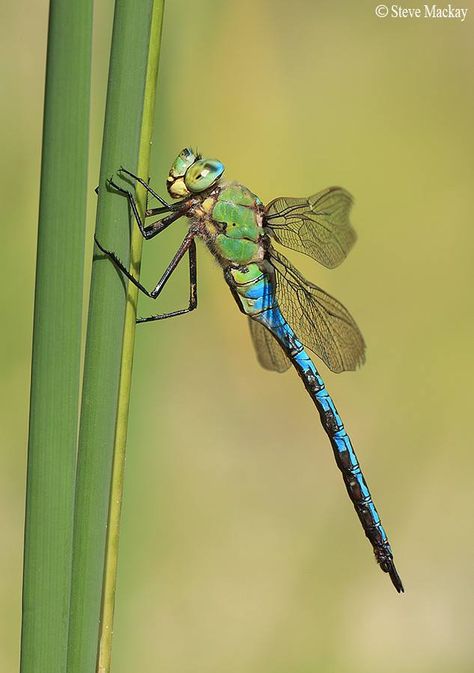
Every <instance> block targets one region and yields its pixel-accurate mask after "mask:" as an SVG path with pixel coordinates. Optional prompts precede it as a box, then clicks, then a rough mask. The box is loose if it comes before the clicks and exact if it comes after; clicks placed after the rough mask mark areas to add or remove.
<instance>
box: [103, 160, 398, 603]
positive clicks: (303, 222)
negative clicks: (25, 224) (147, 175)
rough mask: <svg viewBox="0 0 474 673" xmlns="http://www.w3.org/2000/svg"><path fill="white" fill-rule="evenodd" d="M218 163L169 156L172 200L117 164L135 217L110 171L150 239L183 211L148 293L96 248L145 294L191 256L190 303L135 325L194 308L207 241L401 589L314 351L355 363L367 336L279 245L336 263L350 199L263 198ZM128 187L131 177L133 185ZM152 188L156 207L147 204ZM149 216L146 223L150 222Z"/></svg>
mask: <svg viewBox="0 0 474 673" xmlns="http://www.w3.org/2000/svg"><path fill="white" fill-rule="evenodd" d="M223 173H224V164H223V163H222V162H221V161H219V160H217V159H209V158H206V157H203V156H202V155H201V154H199V153H198V152H197V151H194V150H192V149H191V148H189V147H187V148H185V149H183V150H182V151H181V152H180V154H179V155H178V156H177V157H176V159H175V161H174V162H173V164H172V166H171V169H170V171H169V175H168V177H167V181H166V186H167V190H168V193H169V195H170V197H171V198H172V199H173V202H171V203H168V202H167V201H166V200H165V199H163V198H162V197H161V196H160V195H159V194H158V193H157V192H155V191H154V190H153V189H152V188H151V187H150V185H149V184H148V182H147V181H145V180H144V179H143V178H140V177H138V176H136V175H134V174H133V173H131V172H130V171H128V170H126V169H124V168H121V169H120V170H119V174H121V176H122V178H124V179H125V180H128V181H135V185H136V183H139V184H141V185H142V187H144V188H145V189H146V191H147V205H146V210H145V212H144V215H143V217H142V216H141V215H140V212H139V208H138V205H137V202H136V200H135V197H134V194H133V193H132V192H131V191H130V190H128V189H124V188H123V187H121V186H119V185H118V184H117V183H116V182H114V180H113V179H112V178H110V179H109V180H108V183H107V186H108V188H109V190H112V191H115V192H117V193H118V194H120V195H123V196H125V197H126V198H127V199H128V203H129V206H130V209H131V212H132V213H133V216H134V219H135V220H136V224H137V225H138V227H139V229H140V232H141V234H142V236H143V237H144V238H145V239H146V240H148V239H151V238H153V237H154V236H156V235H157V234H159V233H161V232H162V231H164V230H165V229H166V228H167V227H168V226H170V225H171V224H172V223H173V222H175V221H176V220H178V219H179V218H181V217H186V218H188V223H189V226H188V227H187V232H186V235H185V236H184V239H183V241H182V243H181V245H180V246H179V248H178V250H177V251H176V254H175V255H174V257H173V259H172V260H171V262H170V263H169V264H168V266H167V267H166V269H165V271H164V273H163V274H162V276H161V278H160V279H159V280H158V282H157V283H156V285H155V287H154V288H153V289H152V290H148V289H146V288H145V287H144V286H143V285H142V284H141V283H140V281H139V280H138V279H137V278H135V277H134V276H133V275H132V273H131V272H130V271H129V270H128V269H127V268H126V267H125V265H124V264H123V263H122V262H121V261H120V259H119V258H118V256H117V255H116V254H115V253H114V252H113V251H111V250H108V249H106V248H105V247H104V246H103V245H102V244H101V243H100V242H99V241H98V240H97V238H96V239H95V240H96V244H97V246H98V248H99V249H100V251H101V252H102V253H103V254H104V255H105V256H106V257H108V258H109V259H110V260H111V261H112V262H113V263H114V265H115V266H116V267H117V269H118V270H119V271H120V272H121V273H122V274H123V275H124V276H125V277H126V278H128V280H129V281H130V282H131V283H133V284H134V285H135V286H136V287H137V288H138V289H139V290H140V291H141V292H142V293H143V294H145V295H146V296H147V297H150V298H152V299H156V298H157V297H158V296H159V295H160V294H161V292H162V290H163V288H164V287H165V286H166V283H167V281H168V280H169V278H170V277H171V275H172V274H173V272H174V271H175V269H176V267H177V266H178V264H179V262H180V261H181V260H182V259H183V258H184V257H185V256H186V255H187V256H188V260H189V302H188V306H187V307H186V308H183V309H179V310H175V311H171V312H168V313H161V314H155V315H151V316H148V317H143V318H137V322H138V323H145V322H153V321H156V320H163V319H165V318H171V317H174V316H178V315H184V314H187V313H190V312H191V311H193V310H194V309H196V307H197V257H196V239H201V240H202V241H204V243H205V244H206V245H207V247H208V249H209V250H210V252H211V253H212V255H213V256H214V257H215V258H216V260H217V261H218V263H219V265H220V266H221V267H222V270H223V275H224V278H225V280H226V282H227V284H228V286H229V288H230V291H231V293H232V295H233V296H234V299H235V300H236V302H237V305H238V307H239V309H240V310H241V311H242V313H244V314H245V315H246V316H248V321H249V325H250V334H251V337H252V340H253V343H254V346H255V349H256V352H257V357H258V360H259V362H260V364H261V365H262V366H263V367H264V368H265V369H267V370H272V371H276V372H284V371H286V370H287V369H288V368H289V367H290V366H291V365H293V367H294V368H295V369H296V371H297V373H298V374H299V376H300V378H301V379H302V381H303V384H304V386H305V388H306V390H307V392H308V394H309V396H310V397H311V400H312V401H313V403H314V405H315V406H316V409H317V411H318V412H319V417H320V420H321V424H322V427H323V429H324V431H325V432H326V434H327V436H328V438H329V442H330V444H331V447H332V449H333V452H334V456H335V460H336V464H337V466H338V468H339V470H340V471H341V473H342V478H343V480H344V484H345V487H346V489H347V493H348V495H349V498H350V499H351V501H352V504H353V505H354V508H355V511H356V513H357V515H358V517H359V519H360V522H361V524H362V527H363V529H364V532H365V535H366V536H367V538H368V540H369V542H370V543H371V545H372V548H373V551H374V554H375V558H376V561H377V562H378V564H379V566H380V568H381V569H382V570H383V571H384V572H385V573H388V575H389V576H390V578H391V580H392V583H393V585H394V587H395V589H396V590H397V591H398V592H399V593H401V592H403V591H404V588H403V584H402V581H401V579H400V577H399V575H398V572H397V570H396V568H395V563H394V560H393V553H392V549H391V546H390V543H389V540H388V537H387V534H386V532H385V529H384V527H383V526H382V523H381V520H380V517H379V515H378V513H377V510H376V508H375V505H374V502H373V500H372V496H371V494H370V491H369V488H368V486H367V483H366V480H365V478H364V475H363V474H362V471H361V468H360V465H359V462H358V459H357V456H356V453H355V451H354V448H353V446H352V442H351V440H350V438H349V435H348V434H347V432H346V430H345V428H344V425H343V423H342V420H341V416H340V415H339V413H338V411H337V409H336V406H335V404H334V402H333V400H332V397H331V396H330V394H329V392H328V390H327V388H326V386H325V384H324V381H323V379H322V378H321V375H320V373H319V371H318V369H317V367H316V364H315V362H314V361H313V359H312V358H311V357H310V355H309V354H308V351H307V349H308V350H311V351H312V352H313V353H315V354H316V356H318V357H319V358H320V359H321V360H322V361H323V362H324V363H325V364H326V365H327V367H328V368H329V369H330V370H332V371H333V372H342V371H348V370H354V369H355V368H356V367H357V366H358V365H361V364H362V363H363V362H364V359H365V343H364V339H363V337H362V334H361V332H360V330H359V328H358V327H357V325H356V323H355V321H354V319H353V317H352V316H351V314H350V313H349V311H348V310H347V309H346V308H345V307H344V306H343V305H342V304H341V303H340V302H339V301H338V300H337V299H335V298H334V297H332V296H331V295H329V294H327V293H326V292H325V291H324V290H323V289H321V288H320V287H318V286H317V285H315V284H314V283H312V282H310V281H308V280H306V279H305V278H304V277H303V275H302V274H301V273H300V272H299V271H298V270H297V269H296V268H295V267H294V266H293V264H292V263H291V262H290V261H289V260H288V259H287V258H286V257H285V256H284V255H283V254H282V253H281V251H280V249H279V248H277V247H276V246H275V244H277V245H280V246H283V247H286V248H289V249H291V250H293V251H296V252H299V253H304V254H305V255H308V256H309V257H311V258H313V259H314V260H316V261H317V262H319V263H320V264H322V265H324V266H325V267H327V268H334V267H336V266H338V265H339V264H340V263H341V262H342V261H343V260H344V259H345V257H346V256H347V254H348V252H349V251H350V249H351V248H352V246H353V244H354V242H355V239H356V234H355V231H354V229H353V228H352V225H351V223H350V219H349V214H350V209H351V205H352V197H351V196H350V194H349V193H348V192H347V191H346V190H345V189H342V188H341V187H329V188H328V189H324V190H323V191H320V192H318V193H317V194H314V195H313V196H310V197H308V198H294V197H278V198H276V199H274V200H272V201H270V203H268V204H267V205H264V204H263V203H262V201H261V200H260V199H259V198H258V196H256V195H255V194H253V193H252V192H251V191H250V190H249V189H248V188H247V187H245V186H244V185H242V184H240V183H239V182H225V181H224V180H223V179H222V176H223ZM130 184H132V182H130ZM148 195H151V196H152V197H154V198H155V199H157V201H158V203H159V204H160V205H159V206H158V207H155V208H148ZM149 218H153V222H152V223H151V224H146V221H149Z"/></svg>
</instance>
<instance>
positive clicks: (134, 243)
mask: <svg viewBox="0 0 474 673" xmlns="http://www.w3.org/2000/svg"><path fill="white" fill-rule="evenodd" d="M163 9H164V0H162V1H160V2H156V1H155V2H154V3H153V14H152V19H151V33H150V43H149V50H148V64H147V72H146V83H145V101H144V111H143V122H142V129H141V134H140V146H139V152H138V175H148V174H149V166H150V150H151V137H152V129H153V117H154V108H155V98H156V95H155V94H156V80H157V74H158V63H159V58H160V44H161V30H162V25H163ZM136 196H137V202H138V206H139V209H140V211H141V213H143V212H144V210H145V208H146V192H145V189H143V187H141V186H140V185H139V186H138V189H137V194H136ZM142 243H143V238H142V235H141V233H140V231H139V229H138V227H134V228H133V229H132V236H131V266H132V268H134V269H135V270H139V265H140V259H141V252H142ZM137 300H138V289H137V288H136V287H135V286H134V285H132V284H131V283H129V285H128V301H127V307H126V312H125V330H124V337H123V349H122V363H121V370H120V383H119V396H118V409H117V425H116V432H115V447H114V458H113V468H112V483H111V488H110V499H109V519H108V526H107V543H106V556H105V564H104V587H103V600H102V612H101V620H100V636H99V641H100V642H99V659H98V666H97V671H98V673H109V671H110V666H111V655H112V633H113V620H114V608H115V589H116V583H117V563H118V549H119V544H118V543H119V533H120V517H121V510H122V496H123V479H124V469H125V448H126V442H127V430H128V411H129V402H130V389H131V382H132V366H133V350H134V345H135V319H136V306H137Z"/></svg>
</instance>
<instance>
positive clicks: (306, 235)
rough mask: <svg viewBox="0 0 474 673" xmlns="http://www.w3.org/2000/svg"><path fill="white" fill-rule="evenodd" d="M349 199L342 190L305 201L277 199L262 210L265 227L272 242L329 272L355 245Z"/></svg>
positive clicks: (333, 189) (320, 194)
mask: <svg viewBox="0 0 474 673" xmlns="http://www.w3.org/2000/svg"><path fill="white" fill-rule="evenodd" d="M351 205H352V197H351V195H350V194H349V192H346V190H345V189H342V187H329V188H328V189H325V190H323V191H322V192H318V193H317V194H314V195H313V196H309V197H308V198H306V199H295V198H291V197H286V196H280V197H279V198H277V199H274V200H273V201H271V202H270V203H269V204H268V205H267V206H266V208H265V218H264V219H265V226H266V227H267V231H268V233H269V234H270V236H272V237H273V238H274V239H275V241H277V242H278V243H281V244H282V245H284V246H285V247H287V248H291V249H292V250H297V251H298V252H303V253H304V254H305V255H309V256H310V257H312V258H313V259H315V260H316V261H317V262H319V263H320V264H323V265H324V266H326V267H328V268H329V269H332V268H333V267H335V266H338V264H340V263H341V262H342V261H343V260H344V259H345V258H346V256H347V254H348V252H349V250H350V249H351V248H352V246H353V245H354V242H355V240H356V233H355V231H354V229H353V228H352V226H351V223H350V221H349V211H350V209H351Z"/></svg>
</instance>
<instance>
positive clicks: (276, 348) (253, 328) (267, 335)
mask: <svg viewBox="0 0 474 673" xmlns="http://www.w3.org/2000/svg"><path fill="white" fill-rule="evenodd" d="M249 327H250V334H251V335H252V341H253V345H254V346H255V350H256V352H257V358H258V361H259V362H260V364H261V365H262V367H263V368H264V369H270V370H271V371H274V372H280V373H282V372H286V370H287V369H288V368H289V367H290V366H291V362H290V360H289V359H288V358H287V356H286V354H285V351H284V350H283V348H282V347H281V346H280V344H279V343H278V341H277V340H276V339H275V337H274V336H273V335H272V333H271V332H270V331H269V330H268V329H267V328H266V327H264V326H263V325H261V324H260V323H259V322H257V321H256V320H252V318H249Z"/></svg>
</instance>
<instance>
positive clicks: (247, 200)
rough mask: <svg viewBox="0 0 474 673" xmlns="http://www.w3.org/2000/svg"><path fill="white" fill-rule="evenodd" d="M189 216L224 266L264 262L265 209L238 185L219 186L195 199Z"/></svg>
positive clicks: (233, 183) (224, 184)
mask: <svg viewBox="0 0 474 673" xmlns="http://www.w3.org/2000/svg"><path fill="white" fill-rule="evenodd" d="M189 216H190V217H191V218H192V219H193V221H194V226H195V228H196V230H197V232H198V234H199V235H200V236H201V238H203V239H204V240H205V242H206V243H207V245H208V247H209V249H210V250H211V252H212V253H213V254H214V256H215V257H216V258H217V260H218V261H219V262H220V264H221V265H222V266H223V267H228V266H233V267H239V266H243V265H247V264H252V263H260V262H262V260H263V258H264V255H265V246H264V239H265V232H264V229H263V206H262V202H261V201H260V199H259V198H258V197H257V196H256V195H255V194H253V193H252V192H251V191H250V190H249V189H247V187H244V186H243V185H241V184H240V183H238V182H230V183H219V184H218V185H216V186H215V187H214V188H212V189H210V190H208V191H206V192H204V193H203V194H201V195H199V196H197V198H195V199H194V204H193V207H192V208H191V209H190V212H189Z"/></svg>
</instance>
